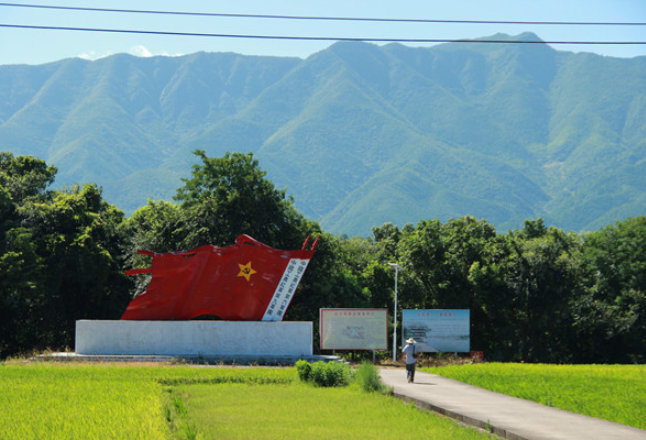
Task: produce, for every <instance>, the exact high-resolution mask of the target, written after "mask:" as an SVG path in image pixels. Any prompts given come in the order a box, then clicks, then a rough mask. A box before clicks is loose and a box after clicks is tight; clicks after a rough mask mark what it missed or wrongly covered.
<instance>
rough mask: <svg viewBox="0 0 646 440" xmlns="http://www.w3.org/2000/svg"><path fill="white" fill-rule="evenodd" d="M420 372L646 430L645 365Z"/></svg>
mask: <svg viewBox="0 0 646 440" xmlns="http://www.w3.org/2000/svg"><path fill="white" fill-rule="evenodd" d="M422 370H423V371H427V372H429V373H433V374H437V375H440V376H444V377H449V378H452V379H456V380H459V381H461V382H465V383H468V384H471V385H476V386H479V387H482V388H486V389H489V390H492V391H496V392H498V393H503V394H508V395H510V396H515V397H520V398H522V399H527V400H531V401H534V402H538V403H542V404H543V405H548V406H554V407H556V408H561V409H564V410H567V411H572V412H575V413H579V414H584V415H588V416H592V417H597V418H600V419H605V420H610V421H613V422H617V423H622V424H625V425H629V426H634V427H636V428H641V429H646V417H644V408H646V365H546V364H501V363H486V364H473V365H456V366H449V367H439V368H422Z"/></svg>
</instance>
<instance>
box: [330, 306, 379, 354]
mask: <svg viewBox="0 0 646 440" xmlns="http://www.w3.org/2000/svg"><path fill="white" fill-rule="evenodd" d="M320 318H321V319H320V333H321V349H322V350H387V349H388V309H320Z"/></svg>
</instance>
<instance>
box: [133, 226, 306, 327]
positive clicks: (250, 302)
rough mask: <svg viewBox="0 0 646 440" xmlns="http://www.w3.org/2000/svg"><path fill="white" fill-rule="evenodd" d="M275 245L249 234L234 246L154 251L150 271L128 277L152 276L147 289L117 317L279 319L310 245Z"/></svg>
mask: <svg viewBox="0 0 646 440" xmlns="http://www.w3.org/2000/svg"><path fill="white" fill-rule="evenodd" d="M308 241H309V237H307V240H305V243H304V244H303V248H302V249H301V250H296V251H282V250H278V249H273V248H271V247H269V246H267V245H265V244H262V243H260V242H259V241H256V240H254V239H253V238H251V237H249V236H248V235H240V236H238V238H237V239H236V242H235V244H234V245H231V246H226V247H217V246H210V245H207V246H201V247H198V248H195V249H192V250H189V251H184V252H169V253H155V252H149V251H139V253H140V254H143V255H150V256H151V257H153V260H152V267H151V268H149V269H133V270H129V271H126V274H128V275H138V274H142V273H150V274H152V279H151V280H150V284H149V285H148V288H147V289H146V291H145V292H143V293H142V294H140V295H138V296H137V297H135V298H134V299H133V300H132V301H131V302H130V305H128V308H127V309H126V311H125V313H124V314H123V316H122V317H121V319H125V320H151V321H153V320H155V321H156V320H161V321H166V320H188V319H191V318H195V317H197V316H200V315H215V316H218V317H220V318H222V319H224V320H228V321H281V320H282V319H283V316H284V315H285V311H286V310H287V307H288V306H289V303H290V302H291V300H292V297H293V295H294V291H295V290H296V287H297V286H298V284H299V282H300V280H301V278H302V277H303V273H304V272H305V269H306V268H307V265H308V263H309V261H310V259H311V258H312V256H313V255H314V250H315V248H316V244H317V242H318V238H317V239H316V240H315V241H314V244H313V245H312V249H310V250H306V249H305V248H306V247H307V242H308Z"/></svg>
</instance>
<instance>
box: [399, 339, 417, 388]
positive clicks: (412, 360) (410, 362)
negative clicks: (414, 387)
mask: <svg viewBox="0 0 646 440" xmlns="http://www.w3.org/2000/svg"><path fill="white" fill-rule="evenodd" d="M416 343H417V342H416V341H415V339H413V338H408V339H407V340H406V346H405V347H404V348H403V349H402V353H404V354H405V355H406V378H407V379H408V383H413V382H415V365H416V364H417V346H415V344H416Z"/></svg>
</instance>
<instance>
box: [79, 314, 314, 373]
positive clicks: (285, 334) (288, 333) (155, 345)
mask: <svg viewBox="0 0 646 440" xmlns="http://www.w3.org/2000/svg"><path fill="white" fill-rule="evenodd" d="M75 351H76V353H74V356H75V357H76V358H77V359H81V357H83V356H86V357H88V356H93V357H97V356H100V357H104V358H105V359H107V358H108V357H109V358H112V359H113V360H118V359H119V357H120V356H121V357H126V358H127V357H132V356H136V357H138V358H140V359H144V358H145V357H151V359H153V360H164V361H166V360H172V359H174V358H175V359H176V358H180V359H186V360H198V361H199V360H204V361H209V360H214V361H218V360H220V361H223V362H239V363H249V362H272V363H281V362H280V361H281V360H282V361H287V360H289V362H285V363H291V360H293V359H296V360H298V359H299V358H302V359H306V358H312V357H313V354H312V351H313V347H312V323H311V322H264V321H89V320H82V321H77V322H76V345H75ZM155 358H156V359H155ZM124 359H125V358H124Z"/></svg>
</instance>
